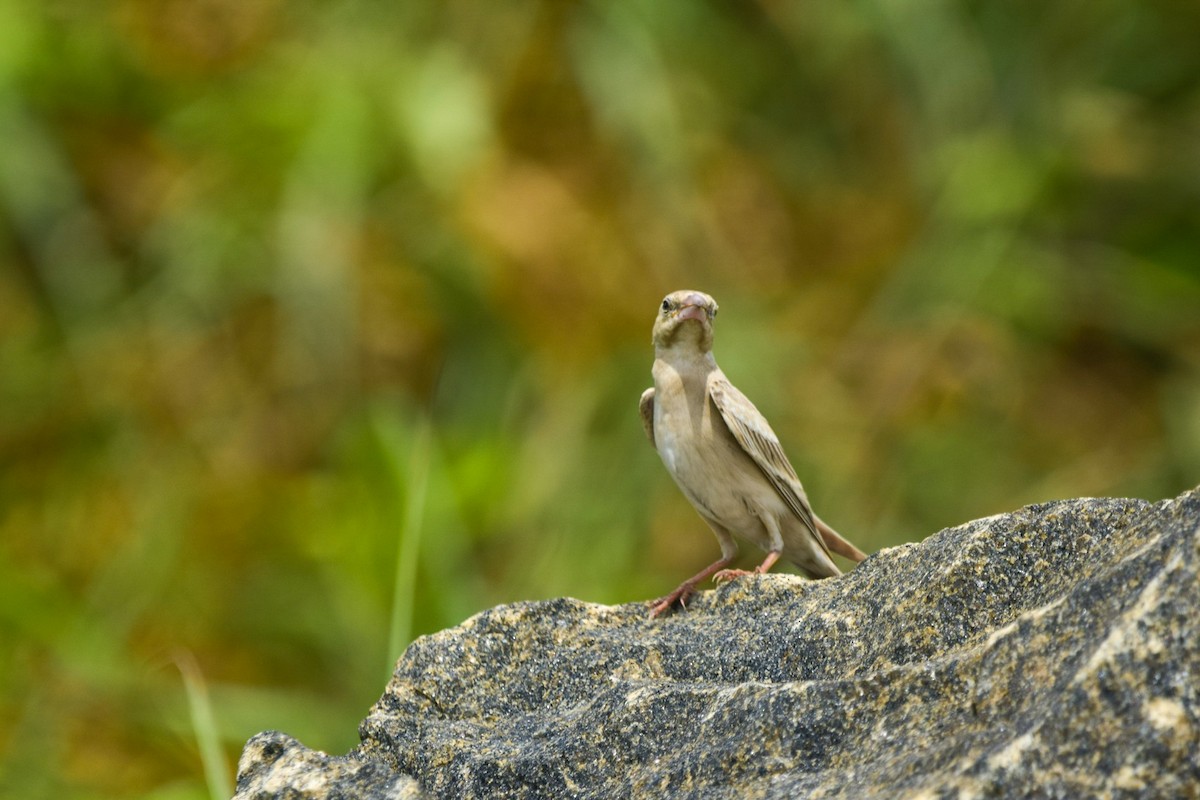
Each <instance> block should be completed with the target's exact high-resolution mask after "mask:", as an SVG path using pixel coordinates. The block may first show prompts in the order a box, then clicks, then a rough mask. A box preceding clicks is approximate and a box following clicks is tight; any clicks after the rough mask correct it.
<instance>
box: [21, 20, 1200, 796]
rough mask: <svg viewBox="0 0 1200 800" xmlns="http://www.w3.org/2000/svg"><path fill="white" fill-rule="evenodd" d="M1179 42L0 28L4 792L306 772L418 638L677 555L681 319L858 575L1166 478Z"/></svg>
mask: <svg viewBox="0 0 1200 800" xmlns="http://www.w3.org/2000/svg"><path fill="white" fill-rule="evenodd" d="M1197 41H1200V5H1197V4H1196V3H1195V2H1194V0H1145V2H1139V3H1129V2H1117V0H1093V1H1092V2H1088V3H1080V2H1060V3H1049V4H1047V3H1033V2H1024V1H1022V0H1018V1H1017V2H1009V3H980V2H968V1H966V0H962V1H960V2H950V0H927V1H926V2H917V3H908V4H905V3H898V2H889V1H888V0H866V2H859V3H842V2H811V3H781V2H761V3H757V4H755V3H734V2H727V1H722V0H701V1H700V2H688V3H662V2H654V1H652V0H626V2H621V3H615V2H578V3H570V2H553V1H552V0H547V1H546V2H532V1H529V2H513V3H499V4H479V3H465V2H453V1H451V2H444V3H432V2H427V3H422V2H415V3H382V2H371V0H347V1H346V2H329V3H308V4H301V3H287V2H284V0H112V2H94V3H83V2H71V0H57V1H55V2H34V0H0V141H3V147H0V367H2V370H0V458H2V459H3V460H2V469H3V471H2V472H0V642H2V647H0V786H2V787H3V788H2V790H0V792H2V793H3V794H4V795H5V796H9V797H21V798H39V797H66V796H77V797H88V798H108V797H118V796H143V797H152V798H163V799H165V798H198V797H204V796H206V794H207V792H208V791H209V788H207V786H206V782H205V777H204V776H205V769H206V766H207V769H208V770H209V774H210V775H211V774H213V773H212V771H213V769H216V770H217V771H218V774H219V771H220V769H221V768H222V767H221V765H220V764H219V760H220V758H221V757H222V756H223V757H224V758H225V759H227V760H228V761H229V763H228V764H226V765H225V766H224V769H226V770H230V769H232V761H233V759H235V758H236V755H237V753H238V750H239V747H240V745H241V743H242V742H243V741H244V740H245V739H246V738H247V737H248V736H249V735H251V734H253V733H254V732H256V731H258V730H261V729H265V728H278V729H283V730H286V731H288V732H290V733H293V734H295V735H297V736H298V737H300V738H301V739H302V740H304V741H305V742H306V743H307V744H309V745H310V746H314V747H318V748H322V749H326V750H329V751H332V752H344V751H345V750H347V749H349V748H350V747H351V746H353V745H354V744H355V741H356V740H355V735H354V731H355V725H356V722H357V720H359V719H360V718H361V717H362V715H363V714H364V712H365V711H366V709H367V707H368V706H369V704H370V703H371V702H372V701H373V700H374V698H375V697H377V696H378V694H379V692H380V689H381V686H382V682H383V680H384V679H385V677H386V675H387V674H388V668H389V666H390V664H391V662H392V660H393V659H394V658H395V656H396V655H397V652H396V651H397V650H398V649H399V647H400V646H402V645H403V643H404V641H406V640H407V639H408V638H410V637H411V636H413V635H419V634H422V633H427V632H431V631H434V630H437V629H440V628H443V627H445V626H449V625H452V624H455V623H457V622H459V621H461V620H462V619H464V618H465V617H466V616H468V615H470V614H472V613H474V612H475V611H478V610H480V609H483V608H485V607H488V606H490V605H493V604H496V603H500V602H507V601H515V600H521V599H531V598H541V597H550V596H554V595H560V594H569V595H573V596H576V597H580V598H584V599H587V600H591V601H596V602H601V603H617V602H626V601H632V600H639V599H646V598H650V597H653V596H656V595H659V594H662V593H664V592H665V591H667V590H669V589H670V588H672V587H673V586H674V585H675V583H676V582H677V581H678V580H679V579H681V578H682V577H683V576H685V575H688V574H691V572H693V571H694V570H695V569H697V568H698V567H699V566H701V565H703V564H706V563H708V561H709V560H711V558H713V557H714V555H715V554H716V544H715V541H714V540H713V538H712V536H711V535H710V534H709V533H708V531H707V530H706V529H705V528H704V526H703V524H702V523H701V521H700V520H699V518H698V517H696V515H695V514H694V512H692V510H691V509H690V508H689V507H688V506H687V504H686V501H684V500H683V499H682V497H681V496H680V495H679V493H678V492H677V491H676V490H675V488H674V486H673V485H672V484H671V482H670V479H669V477H668V476H667V474H666V472H665V470H663V468H662V467H661V465H660V464H659V462H658V460H657V458H656V456H655V455H654V453H653V451H652V450H651V449H650V448H649V447H648V446H647V445H646V442H645V441H644V439H643V436H642V431H641V428H640V423H639V420H638V415H637V411H636V405H637V399H638V396H639V394H640V392H641V390H642V389H643V388H645V387H646V386H647V385H649V381H650V377H649V367H650V360H651V354H650V349H649V331H650V325H651V321H652V318H653V314H654V311H655V308H656V306H657V303H658V301H659V299H660V298H661V296H662V295H663V294H665V293H666V292H667V291H669V290H672V289H676V288H683V287H693V288H700V289H704V290H706V291H709V292H711V293H712V294H714V295H715V296H716V297H717V298H718V300H719V301H720V302H721V304H722V307H723V308H724V310H725V313H724V314H722V315H721V319H720V324H719V326H718V332H717V355H718V357H719V359H720V361H721V364H722V365H723V366H724V368H725V370H726V372H727V373H728V374H729V375H730V376H731V378H732V379H733V380H734V381H735V382H737V383H738V384H739V385H740V386H741V387H742V388H743V389H744V390H745V391H746V392H747V394H749V395H750V396H751V397H752V398H754V400H755V401H756V402H757V404H758V405H759V407H760V408H761V409H762V410H763V411H764V413H765V414H766V415H767V417H768V418H769V419H771V420H772V422H773V424H774V426H775V428H776V430H777V431H778V432H779V434H780V436H781V438H782V440H783V442H784V444H785V446H786V447H787V449H788V451H789V453H790V455H791V457H792V460H793V461H794V462H795V464H796V466H797V469H798V471H799V472H800V474H801V476H802V477H803V478H804V481H805V483H806V485H807V487H808V489H809V493H810V495H811V496H812V498H813V500H814V503H815V505H816V506H817V508H818V509H819V511H820V513H821V514H822V515H823V516H824V517H825V518H826V519H828V520H830V521H831V522H832V523H833V524H834V525H836V526H837V527H838V528H839V529H841V530H842V531H843V532H844V533H846V534H848V535H849V536H850V537H851V538H852V539H854V540H855V541H856V542H857V543H858V544H859V545H861V546H863V547H864V549H867V550H875V549H878V548H880V547H884V546H888V545H894V544H897V543H899V542H904V541H910V540H917V539H921V538H923V537H925V536H927V535H928V534H930V533H932V532H933V531H936V530H937V529H938V528H940V527H942V526H946V525H951V524H955V523H958V522H962V521H965V520H968V519H972V518H976V517H980V516H984V515H987V514H992V513H996V512H1000V511H1005V510H1010V509H1012V508H1015V507H1017V506H1020V505H1022V504H1024V503H1029V502H1034V501H1040V500H1046V499H1050V498H1055V497H1064V496H1079V495H1086V494H1097V495H1140V496H1144V497H1149V498H1159V497H1163V496H1170V495H1174V494H1176V493H1178V492H1179V491H1181V490H1183V489H1185V488H1188V487H1189V486H1191V485H1193V484H1195V483H1196V482H1197V477H1198V476H1200V48H1198V47H1197V46H1196V42H1197ZM758 555H759V554H757V553H755V554H753V557H755V558H756V557H758ZM750 558H751V556H750V555H747V561H749V559H750ZM389 632H390V633H389ZM389 638H390V639H391V640H392V644H391V645H390V646H389ZM185 678H186V680H185ZM213 741H216V742H223V744H224V753H223V754H222V753H220V750H221V748H220V747H219V746H218V747H215V748H214V747H212V746H211V745H210V744H209V743H211V742H213ZM214 751H215V752H216V753H217V755H216V756H215V758H216V761H217V762H218V763H216V765H215V767H214V756H213V753H214ZM202 755H203V758H202ZM211 783H212V784H213V787H212V788H213V790H214V791H215V792H217V793H219V792H220V788H219V783H220V782H219V781H212V782H211Z"/></svg>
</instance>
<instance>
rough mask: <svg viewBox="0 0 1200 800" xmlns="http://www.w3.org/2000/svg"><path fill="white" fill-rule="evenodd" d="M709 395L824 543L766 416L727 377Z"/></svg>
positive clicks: (782, 494)
mask: <svg viewBox="0 0 1200 800" xmlns="http://www.w3.org/2000/svg"><path fill="white" fill-rule="evenodd" d="M708 396H709V397H711V398H712V401H713V405H715V406H716V407H717V410H718V411H719V412H721V419H723V420H724V421H725V425H726V427H728V428H729V432H730V433H732V434H733V438H734V439H736V440H737V443H738V444H740V445H741V446H742V449H743V450H745V451H746V455H748V456H750V458H751V459H753V461H754V463H755V464H757V465H758V468H759V469H761V470H762V472H763V475H766V476H767V480H768V481H770V482H771V485H772V486H774V487H775V491H777V492H779V496H780V497H782V498H783V501H784V502H785V503H787V506H788V508H790V509H791V510H792V513H794V514H795V515H796V516H797V517H799V519H800V521H801V522H803V523H804V527H806V528H808V530H809V531H810V532H811V533H812V535H813V537H814V538H815V539H816V540H817V541H818V542H821V541H822V539H821V536H820V534H819V533H818V532H817V525H816V522H815V521H814V520H813V512H812V508H811V507H810V506H809V504H808V497H807V495H805V493H804V487H802V486H801V485H800V479H799V478H797V477H796V470H794V469H792V465H791V462H789V461H788V460H787V456H785V455H784V454H783V447H782V446H781V445H780V444H779V438H778V437H777V436H776V435H775V431H773V430H771V426H770V424H769V423H768V422H767V419H766V417H764V416H763V415H762V414H761V413H759V411H758V409H757V408H755V407H754V404H753V403H751V402H750V400H749V398H747V397H746V395H744V394H742V393H741V392H740V391H738V389H737V387H736V386H734V385H733V384H732V383H730V382H729V380H728V379H727V378H725V377H723V376H721V377H718V378H717V379H716V380H714V381H713V382H712V383H711V384H710V385H709V387H708ZM644 399H645V396H644V395H643V400H644ZM822 544H823V542H822Z"/></svg>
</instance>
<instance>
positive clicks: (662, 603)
mask: <svg viewBox="0 0 1200 800" xmlns="http://www.w3.org/2000/svg"><path fill="white" fill-rule="evenodd" d="M695 591H696V584H694V583H692V582H691V581H688V582H687V583H682V584H680V585H679V588H678V589H676V590H675V591H673V592H671V593H670V594H669V595H667V596H666V597H662V598H659V599H658V600H651V601H650V602H651V604H652V606H653V607H652V608H651V609H650V616H651V618H653V617H657V616H659V615H661V614H665V613H667V612H668V611H670V610H671V609H672V608H673V607H674V606H675V604H676V603H678V604H679V607H680V608H683V609H686V608H687V601H688V598H689V597H691V596H692V593H693V592H695Z"/></svg>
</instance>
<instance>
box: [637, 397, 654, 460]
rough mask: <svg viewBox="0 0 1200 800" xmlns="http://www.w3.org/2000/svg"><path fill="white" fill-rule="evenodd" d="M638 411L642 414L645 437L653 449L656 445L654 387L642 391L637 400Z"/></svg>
mask: <svg viewBox="0 0 1200 800" xmlns="http://www.w3.org/2000/svg"><path fill="white" fill-rule="evenodd" d="M638 411H640V412H641V414H642V427H643V428H644V429H645V430H646V438H647V439H649V440H650V446H651V447H653V448H654V449H655V450H657V449H658V445H657V444H655V443H654V387H653V386H652V387H650V388H649V389H647V390H646V391H644V392H642V399H641V400H640V401H638Z"/></svg>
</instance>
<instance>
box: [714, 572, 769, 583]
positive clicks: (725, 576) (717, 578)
mask: <svg viewBox="0 0 1200 800" xmlns="http://www.w3.org/2000/svg"><path fill="white" fill-rule="evenodd" d="M760 574H761V573H760V572H759V571H758V570H756V569H723V570H721V571H720V572H718V573H717V574H716V575H713V583H729V582H730V581H731V580H733V579H734V578H740V577H742V576H743V575H760Z"/></svg>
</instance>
